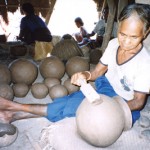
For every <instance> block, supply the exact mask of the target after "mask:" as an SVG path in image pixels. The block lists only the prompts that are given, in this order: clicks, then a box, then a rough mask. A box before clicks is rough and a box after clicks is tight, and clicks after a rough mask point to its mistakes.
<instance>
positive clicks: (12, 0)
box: [0, 0, 56, 22]
mask: <svg viewBox="0 0 150 150" xmlns="http://www.w3.org/2000/svg"><path fill="white" fill-rule="evenodd" d="M53 1H56V0H0V14H1V15H2V16H3V18H4V20H5V21H6V22H7V12H12V13H14V12H15V11H16V10H17V9H18V8H19V7H20V6H21V5H22V4H23V3H25V2H30V3H31V4H32V5H33V6H34V8H35V13H36V14H37V15H39V14H40V13H41V15H42V17H44V18H46V16H47V13H48V12H49V10H50V8H51V5H52V3H53Z"/></svg>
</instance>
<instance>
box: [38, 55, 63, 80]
mask: <svg viewBox="0 0 150 150" xmlns="http://www.w3.org/2000/svg"><path fill="white" fill-rule="evenodd" d="M39 69H40V73H41V75H42V76H43V78H44V79H45V78H49V77H53V78H58V79H61V78H62V77H63V75H64V73H65V66H64V64H63V62H62V61H61V60H60V59H59V58H57V57H55V56H51V57H47V58H45V59H44V60H43V61H42V62H41V64H40V67H39Z"/></svg>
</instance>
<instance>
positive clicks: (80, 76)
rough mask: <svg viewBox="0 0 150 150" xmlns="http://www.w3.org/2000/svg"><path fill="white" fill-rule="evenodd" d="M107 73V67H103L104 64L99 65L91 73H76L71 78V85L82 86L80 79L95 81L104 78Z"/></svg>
mask: <svg viewBox="0 0 150 150" xmlns="http://www.w3.org/2000/svg"><path fill="white" fill-rule="evenodd" d="M106 71H107V66H105V65H103V64H102V63H98V64H97V65H96V67H95V69H94V70H93V71H91V72H89V71H84V72H79V73H75V74H74V75H73V76H72V77H71V83H72V84H75V85H78V86H80V83H79V82H78V79H86V80H91V81H94V80H95V79H96V78H98V77H99V76H102V75H103V74H104V73H105V72H106Z"/></svg>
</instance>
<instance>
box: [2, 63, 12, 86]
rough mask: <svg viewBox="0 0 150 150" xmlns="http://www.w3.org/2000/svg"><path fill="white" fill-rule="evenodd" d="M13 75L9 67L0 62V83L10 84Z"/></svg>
mask: <svg viewBox="0 0 150 150" xmlns="http://www.w3.org/2000/svg"><path fill="white" fill-rule="evenodd" d="M10 82H11V75H10V71H9V69H8V67H7V66H6V65H4V64H0V83H6V84H10Z"/></svg>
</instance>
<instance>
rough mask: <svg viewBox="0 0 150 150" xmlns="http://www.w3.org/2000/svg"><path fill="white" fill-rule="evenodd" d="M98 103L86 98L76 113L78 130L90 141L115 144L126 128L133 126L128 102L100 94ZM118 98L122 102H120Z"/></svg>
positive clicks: (96, 144) (105, 144) (95, 143)
mask: <svg viewBox="0 0 150 150" xmlns="http://www.w3.org/2000/svg"><path fill="white" fill-rule="evenodd" d="M100 96H101V97H100V99H99V100H97V103H90V102H89V101H88V100H87V99H86V98H85V99H84V100H83V101H82V103H81V104H80V106H79V107H78V110H77V113H76V123H77V131H78V133H79V134H80V135H81V137H82V138H83V139H84V140H85V141H87V142H88V143H90V144H92V145H94V146H99V147H107V146H109V145H111V144H113V143H114V142H115V141H116V140H117V139H118V138H119V137H120V135H121V134H122V132H123V131H124V130H127V129H130V128H131V126H132V116H131V111H130V109H129V107H128V105H127V103H126V102H125V101H124V100H122V99H121V98H120V99H117V100H115V99H112V98H110V97H108V96H105V95H100ZM118 100H119V101H120V102H118Z"/></svg>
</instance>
